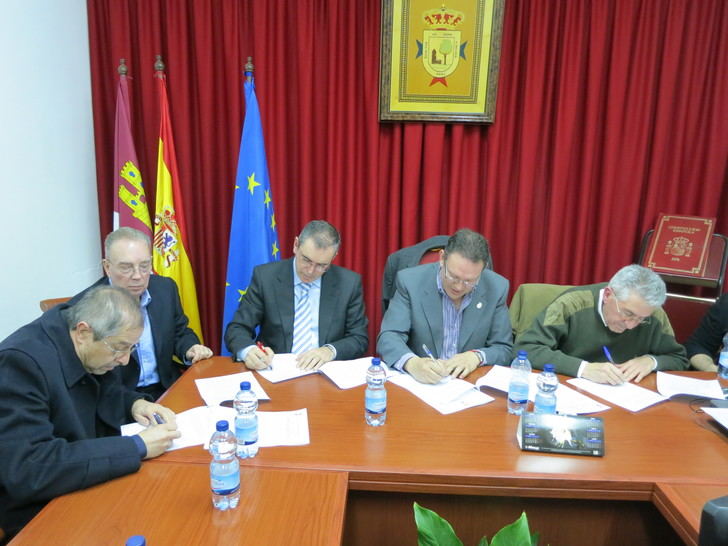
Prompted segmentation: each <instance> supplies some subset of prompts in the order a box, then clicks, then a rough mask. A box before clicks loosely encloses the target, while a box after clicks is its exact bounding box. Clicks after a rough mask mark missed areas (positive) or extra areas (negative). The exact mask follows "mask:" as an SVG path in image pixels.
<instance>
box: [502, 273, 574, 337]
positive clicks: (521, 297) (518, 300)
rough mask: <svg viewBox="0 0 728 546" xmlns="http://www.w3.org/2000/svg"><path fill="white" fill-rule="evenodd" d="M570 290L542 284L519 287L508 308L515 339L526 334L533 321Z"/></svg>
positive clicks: (526, 284)
mask: <svg viewBox="0 0 728 546" xmlns="http://www.w3.org/2000/svg"><path fill="white" fill-rule="evenodd" d="M569 288H571V286H567V285H564V284H541V283H525V284H522V285H521V286H519V287H518V289H517V290H516V292H515V294H513V299H512V300H511V305H510V306H509V307H508V315H509V316H510V318H511V328H512V329H513V339H514V340H515V339H516V338H517V337H518V336H519V335H521V334H522V333H523V332H525V331H526V330H527V329H528V327H529V326H531V323H532V322H533V319H535V318H536V317H537V316H538V314H539V313H540V312H541V311H543V310H544V309H545V308H546V306H547V305H548V304H549V303H551V302H552V301H554V300H555V299H556V298H557V297H558V296H560V295H561V294H563V293H564V292H566V291H567V290H568V289H569Z"/></svg>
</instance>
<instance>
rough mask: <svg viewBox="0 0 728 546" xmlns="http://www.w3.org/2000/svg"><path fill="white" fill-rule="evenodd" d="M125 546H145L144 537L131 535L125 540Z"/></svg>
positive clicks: (145, 540)
mask: <svg viewBox="0 0 728 546" xmlns="http://www.w3.org/2000/svg"><path fill="white" fill-rule="evenodd" d="M126 546H147V539H146V538H145V536H144V535H133V536H130V537H129V538H127V539H126Z"/></svg>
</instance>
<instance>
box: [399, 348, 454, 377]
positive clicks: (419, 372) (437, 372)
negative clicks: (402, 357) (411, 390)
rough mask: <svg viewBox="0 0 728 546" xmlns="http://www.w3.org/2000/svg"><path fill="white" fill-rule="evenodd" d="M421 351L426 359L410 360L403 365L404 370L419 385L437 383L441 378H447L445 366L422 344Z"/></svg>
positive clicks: (416, 358)
mask: <svg viewBox="0 0 728 546" xmlns="http://www.w3.org/2000/svg"><path fill="white" fill-rule="evenodd" d="M422 350H423V351H424V352H425V354H426V355H427V358H420V357H415V358H410V359H409V360H408V361H407V363H406V364H405V370H406V371H407V372H408V373H409V374H410V375H412V377H414V378H415V379H416V380H417V381H419V382H421V383H432V384H434V383H439V382H440V381H441V380H442V378H443V377H445V376H447V370H446V369H445V366H443V364H442V362H440V361H439V360H437V359H436V358H435V357H434V356H432V353H431V352H430V349H428V348H427V345H425V344H424V343H423V344H422Z"/></svg>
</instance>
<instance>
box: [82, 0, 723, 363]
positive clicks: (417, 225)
mask: <svg viewBox="0 0 728 546" xmlns="http://www.w3.org/2000/svg"><path fill="white" fill-rule="evenodd" d="M88 8H89V34H90V49H91V75H92V92H93V105H94V124H95V139H96V141H95V142H96V165H97V176H98V187H99V214H100V218H101V231H102V233H101V235H102V236H104V235H105V234H106V233H107V232H108V231H109V230H110V229H111V226H112V223H111V210H112V196H111V192H112V187H113V184H112V180H113V179H112V174H113V173H112V170H113V146H112V143H113V135H114V127H113V123H114V100H115V96H116V95H115V85H116V67H117V65H118V62H119V58H121V57H124V58H126V60H127V65H128V66H129V68H130V76H131V79H130V89H131V90H130V92H131V110H132V124H133V131H134V137H135V141H136V146H137V151H138V154H139V162H140V168H141V172H142V175H143V178H144V182H145V188H146V191H147V195H148V197H149V200H150V202H151V203H153V202H154V194H155V191H154V190H155V188H154V186H155V180H154V176H155V165H156V150H157V147H156V146H157V136H158V126H159V111H158V103H157V98H156V94H155V89H154V81H153V77H152V76H153V71H154V69H153V64H154V56H155V54H158V53H161V54H162V55H163V58H164V62H165V63H166V65H167V83H168V86H169V87H168V89H169V101H170V108H171V116H172V125H173V129H174V133H175V135H174V136H175V142H176V144H177V152H178V160H179V171H180V179H181V185H182V188H183V190H182V191H183V193H184V199H185V202H186V203H188V205H187V209H188V210H187V215H188V216H189V219H188V230H189V233H188V236H189V248H188V249H187V250H188V253H189V254H190V257H191V260H192V264H193V267H194V271H195V277H196V279H197V283H198V296H199V298H200V307H201V317H202V322H203V330H204V333H205V339H206V342H207V343H208V344H210V345H211V346H212V347H213V349H214V350H218V349H219V347H218V346H217V343H218V340H219V339H220V330H221V315H222V294H223V283H224V277H225V264H226V257H227V248H228V237H229V228H230V213H231V209H232V191H233V183H234V180H235V168H236V161H237V153H238V149H239V139H240V131H241V127H242V120H243V115H244V105H243V96H242V70H243V66H244V64H245V62H246V59H247V56H248V55H250V56H252V57H253V62H254V63H255V67H256V72H255V73H256V86H257V96H258V101H259V103H260V108H261V116H262V119H263V126H264V131H265V138H266V148H267V152H268V162H269V169H270V176H271V185H272V188H273V199H274V204H275V207H276V219H277V221H278V228H279V236H280V240H281V249H282V251H283V257H287V256H290V255H291V247H292V244H293V238H294V236H295V235H296V233H297V232H298V231H299V230H300V228H301V226H302V225H303V224H304V223H306V222H307V221H308V220H311V219H314V218H325V219H328V220H329V221H331V222H332V223H333V224H334V225H336V226H337V227H338V228H339V230H340V231H341V233H342V237H343V244H342V248H341V252H340V254H339V257H338V258H337V263H339V264H340V265H343V266H345V267H349V268H351V269H354V270H356V271H358V272H360V273H361V274H362V275H363V278H364V290H365V298H366V303H367V309H368V314H369V319H370V323H371V326H370V335H371V337H372V348H373V340H374V338H375V336H376V333H377V331H378V327H379V322H380V318H381V310H380V287H381V275H382V269H383V265H384V261H385V259H386V256H387V255H388V254H389V253H390V252H392V251H394V250H396V249H397V248H400V247H402V246H405V245H409V244H413V243H415V242H417V241H419V240H421V239H424V238H426V237H429V236H431V235H434V234H439V233H451V232H453V231H454V230H455V229H457V228H458V227H462V226H467V227H471V228H474V229H476V230H478V231H480V232H482V233H483V234H484V235H485V236H486V237H487V238H488V239H489V240H490V242H491V247H492V251H493V255H494V262H495V268H496V270H497V271H498V272H500V273H502V274H503V275H505V276H506V277H507V278H509V279H510V281H511V284H512V289H513V288H515V287H516V286H518V285H519V284H521V283H523V282H555V283H570V284H578V283H588V282H596V281H601V280H606V279H607V278H608V277H609V276H610V275H611V274H612V273H613V272H614V271H615V270H616V269H618V268H619V267H621V266H622V265H624V264H627V263H630V262H632V261H633V260H634V257H635V253H636V251H637V248H638V246H639V241H640V238H641V236H642V234H643V233H644V232H645V231H646V230H647V229H649V228H650V227H652V226H653V224H654V222H655V220H656V219H657V215H658V213H659V212H662V211H664V212H671V213H681V214H694V215H701V216H716V217H717V218H718V225H717V231H719V232H721V233H728V215H727V214H726V211H727V210H728V190H727V189H726V172H727V160H728V154H727V153H726V151H727V150H728V115H727V114H728V77H726V75H727V74H728V3H726V2H725V0H701V1H700V2H695V1H694V0H599V1H587V0H570V1H554V2H543V1H542V0H531V1H528V0H506V8H505V20H504V28H503V43H502V55H501V63H500V79H499V85H498V101H497V107H496V119H495V123H494V124H493V125H464V124H442V123H380V122H379V121H378V117H377V111H378V103H377V101H378V85H379V84H378V78H379V44H380V0H361V1H358V2H352V1H351V0H297V1H296V2H282V1H280V0H257V1H252V0H250V1H243V0H239V1H233V0H187V1H182V0H144V1H140V0H89V1H88Z"/></svg>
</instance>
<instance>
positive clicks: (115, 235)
mask: <svg viewBox="0 0 728 546" xmlns="http://www.w3.org/2000/svg"><path fill="white" fill-rule="evenodd" d="M117 241H141V242H142V243H145V244H146V245H147V247H149V249H150V250H151V248H152V241H151V240H150V239H149V236H148V235H147V234H146V233H144V232H141V231H139V230H138V229H134V228H130V227H120V228H119V229H115V230H114V231H112V232H111V233H109V234H108V235H107V236H106V239H104V256H105V257H106V258H108V257H109V254H110V253H111V247H112V246H114V243H115V242H117Z"/></svg>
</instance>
